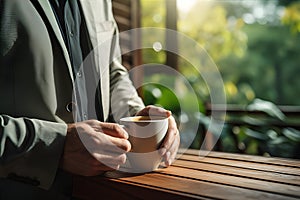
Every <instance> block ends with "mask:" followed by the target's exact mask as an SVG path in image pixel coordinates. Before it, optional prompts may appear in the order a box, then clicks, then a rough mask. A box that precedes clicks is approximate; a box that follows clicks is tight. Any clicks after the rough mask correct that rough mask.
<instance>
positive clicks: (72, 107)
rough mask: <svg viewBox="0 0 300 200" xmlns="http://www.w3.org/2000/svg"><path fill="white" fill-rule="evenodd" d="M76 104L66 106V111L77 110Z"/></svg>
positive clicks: (70, 103)
mask: <svg viewBox="0 0 300 200" xmlns="http://www.w3.org/2000/svg"><path fill="white" fill-rule="evenodd" d="M75 106H76V104H75V103H74V102H69V103H67V105H66V110H67V112H73V110H74V109H75Z"/></svg>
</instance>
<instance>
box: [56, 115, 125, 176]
mask: <svg viewBox="0 0 300 200" xmlns="http://www.w3.org/2000/svg"><path fill="white" fill-rule="evenodd" d="M127 139H128V134H127V132H126V131H125V130H124V129H123V128H122V127H121V126H119V125H118V124H114V123H103V122H99V121H97V120H88V121H83V122H78V123H73V124H68V129H67V136H66V142H65V147H64V153H63V156H62V158H61V166H62V168H63V169H64V170H65V171H68V172H70V173H73V174H77V175H83V176H94V175H99V174H102V173H103V172H105V171H110V170H116V169H118V168H119V167H120V165H121V164H124V163H125V161H126V155H125V153H126V152H128V151H130V149H131V145H130V143H129V141H128V140H127Z"/></svg>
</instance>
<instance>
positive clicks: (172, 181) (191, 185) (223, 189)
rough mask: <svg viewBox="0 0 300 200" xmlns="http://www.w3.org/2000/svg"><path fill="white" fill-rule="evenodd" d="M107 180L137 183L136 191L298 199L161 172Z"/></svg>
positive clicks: (225, 197)
mask: <svg viewBox="0 0 300 200" xmlns="http://www.w3.org/2000/svg"><path fill="white" fill-rule="evenodd" d="M107 181H112V182H122V183H126V184H129V185H130V184H136V185H135V186H136V187H137V186H138V187H137V188H136V191H138V189H139V187H146V188H147V187H156V190H160V189H164V190H171V191H177V192H180V193H181V194H186V195H188V194H189V195H198V196H200V197H207V198H217V199H238V200H240V199H251V200H252V199H272V200H276V199H287V200H288V199H297V198H294V197H291V196H285V195H279V194H273V193H268V192H263V191H258V190H252V189H245V188H241V187H234V186H230V185H223V184H216V183H212V182H206V181H202V180H197V181H195V180H191V179H186V178H182V177H176V176H170V175H165V174H159V173H149V174H144V175H142V176H131V177H124V178H118V179H117V178H112V179H108V180H107Z"/></svg>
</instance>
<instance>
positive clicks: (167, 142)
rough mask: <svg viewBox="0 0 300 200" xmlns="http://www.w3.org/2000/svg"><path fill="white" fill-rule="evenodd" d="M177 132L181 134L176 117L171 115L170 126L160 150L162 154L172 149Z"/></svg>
mask: <svg viewBox="0 0 300 200" xmlns="http://www.w3.org/2000/svg"><path fill="white" fill-rule="evenodd" d="M177 134H179V132H178V130H177V126H176V122H175V119H174V117H172V116H171V117H169V127H168V131H167V134H166V137H165V139H164V141H163V143H162V145H161V148H160V150H159V151H160V154H161V155H162V156H163V155H165V153H166V152H167V151H168V150H169V149H170V147H171V145H172V144H173V142H174V140H175V137H176V135H177Z"/></svg>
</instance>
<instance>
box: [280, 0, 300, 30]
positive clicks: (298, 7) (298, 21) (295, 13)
mask: <svg viewBox="0 0 300 200" xmlns="http://www.w3.org/2000/svg"><path fill="white" fill-rule="evenodd" d="M282 23H283V24H285V25H288V26H290V28H291V31H292V32H293V33H295V34H296V33H299V32H300V2H299V1H296V2H294V3H292V4H291V5H289V6H288V7H286V8H285V11H284V15H283V17H282Z"/></svg>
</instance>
